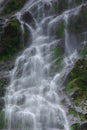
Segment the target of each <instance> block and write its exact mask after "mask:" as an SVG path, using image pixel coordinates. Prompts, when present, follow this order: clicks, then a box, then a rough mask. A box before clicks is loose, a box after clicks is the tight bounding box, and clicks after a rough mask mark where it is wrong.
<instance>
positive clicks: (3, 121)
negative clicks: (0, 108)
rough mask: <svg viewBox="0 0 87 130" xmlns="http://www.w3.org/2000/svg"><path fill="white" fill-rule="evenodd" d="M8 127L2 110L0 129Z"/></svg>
mask: <svg viewBox="0 0 87 130" xmlns="http://www.w3.org/2000/svg"><path fill="white" fill-rule="evenodd" d="M4 128H6V122H5V115H4V112H0V129H4Z"/></svg>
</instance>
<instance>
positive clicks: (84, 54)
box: [80, 47, 87, 57]
mask: <svg viewBox="0 0 87 130" xmlns="http://www.w3.org/2000/svg"><path fill="white" fill-rule="evenodd" d="M80 55H81V56H82V57H84V56H87V47H84V49H83V50H82V51H81V53H80Z"/></svg>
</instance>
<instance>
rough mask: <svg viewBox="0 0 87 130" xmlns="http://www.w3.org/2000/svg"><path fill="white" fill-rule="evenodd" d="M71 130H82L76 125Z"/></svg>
mask: <svg viewBox="0 0 87 130" xmlns="http://www.w3.org/2000/svg"><path fill="white" fill-rule="evenodd" d="M71 130H80V124H78V123H77V124H74V125H72V126H71Z"/></svg>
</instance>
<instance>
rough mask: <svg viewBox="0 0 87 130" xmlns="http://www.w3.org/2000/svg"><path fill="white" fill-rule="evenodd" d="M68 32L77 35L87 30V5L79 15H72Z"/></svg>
mask: <svg viewBox="0 0 87 130" xmlns="http://www.w3.org/2000/svg"><path fill="white" fill-rule="evenodd" d="M84 19H85V20H84ZM68 30H69V32H72V33H76V34H79V33H82V32H85V31H86V30H87V5H86V6H82V8H81V10H80V12H79V14H78V15H71V17H70V18H69V23H68Z"/></svg>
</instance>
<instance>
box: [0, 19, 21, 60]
mask: <svg viewBox="0 0 87 130" xmlns="http://www.w3.org/2000/svg"><path fill="white" fill-rule="evenodd" d="M20 48H21V28H20V23H19V21H18V20H16V19H15V20H11V21H9V22H8V23H7V26H6V27H5V28H4V33H3V35H2V36H1V43H0V50H1V51H0V55H1V56H0V60H1V61H3V60H8V59H10V58H11V57H12V56H13V55H14V54H15V53H17V51H18V50H19V49H20Z"/></svg>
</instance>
